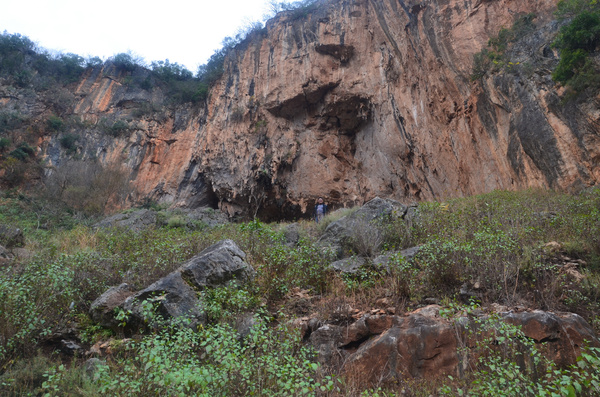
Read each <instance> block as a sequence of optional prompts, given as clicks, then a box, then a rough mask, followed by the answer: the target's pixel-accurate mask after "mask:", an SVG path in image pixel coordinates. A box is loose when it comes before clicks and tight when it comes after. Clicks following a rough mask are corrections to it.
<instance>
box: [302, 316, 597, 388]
mask: <svg viewBox="0 0 600 397" xmlns="http://www.w3.org/2000/svg"><path fill="white" fill-rule="evenodd" d="M440 309H441V307H440V306H437V305H430V306H427V307H424V308H421V309H419V310H416V311H414V312H412V313H407V314H405V315H402V316H400V315H390V314H380V313H385V311H376V313H377V314H364V315H362V316H361V317H359V318H358V320H357V321H355V322H354V323H352V324H350V325H347V326H340V325H335V324H322V323H321V322H319V321H318V320H317V319H311V318H302V319H300V320H297V321H296V325H298V326H299V327H301V329H302V331H303V334H304V337H305V339H306V340H308V341H309V343H310V344H312V345H313V346H314V347H315V349H316V351H317V352H318V356H319V360H320V361H321V362H322V363H323V364H325V365H329V366H334V367H341V368H343V370H344V371H346V372H349V373H355V374H356V373H361V374H364V375H366V376H367V377H368V378H369V379H370V380H371V381H373V380H384V381H385V380H391V379H394V378H401V377H406V376H409V377H415V378H416V377H418V378H436V377H440V376H446V375H452V376H462V375H463V374H464V372H465V371H466V370H467V368H469V364H473V363H474V361H475V360H476V359H477V357H473V356H469V355H467V354H464V353H461V349H459V348H461V347H462V348H463V349H462V351H463V352H464V350H465V349H464V348H465V347H473V346H474V345H475V343H476V342H477V341H482V340H483V339H484V337H485V338H490V333H489V332H482V331H481V327H480V326H478V323H479V322H481V321H482V320H483V321H485V318H487V317H489V316H490V313H484V312H483V311H479V312H477V313H475V314H472V315H470V316H466V315H458V316H455V317H451V318H443V317H441V316H440ZM494 315H495V316H497V317H498V318H500V319H501V320H502V321H505V322H507V323H510V324H513V325H517V326H520V327H521V328H522V331H523V333H524V334H525V336H526V337H528V338H531V339H532V340H533V341H534V342H535V343H536V344H537V346H538V347H539V348H540V349H541V351H542V353H543V354H544V355H545V356H546V357H547V358H549V359H551V360H552V361H554V362H556V363H557V365H559V366H561V367H564V366H567V365H570V364H574V363H575V360H576V358H577V356H578V355H579V354H580V353H581V350H582V348H584V347H586V346H600V341H599V340H598V338H597V337H596V336H595V334H594V332H593V330H592V328H591V327H590V325H589V324H587V323H586V321H585V320H584V319H583V318H582V317H580V316H579V315H577V314H573V313H550V312H543V311H539V310H535V311H527V310H523V311H516V310H509V311H504V312H498V313H495V314H494ZM476 320H479V321H476ZM488 341H489V343H490V344H492V345H493V344H495V343H499V342H498V341H497V340H495V339H494V338H493V337H492V338H491V339H488ZM525 356H526V355H525Z"/></svg>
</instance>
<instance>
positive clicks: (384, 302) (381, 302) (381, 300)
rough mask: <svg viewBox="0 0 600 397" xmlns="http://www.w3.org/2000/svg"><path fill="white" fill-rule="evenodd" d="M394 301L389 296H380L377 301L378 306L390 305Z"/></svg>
mask: <svg viewBox="0 0 600 397" xmlns="http://www.w3.org/2000/svg"><path fill="white" fill-rule="evenodd" d="M391 304H392V302H390V300H389V299H388V298H379V299H377V300H376V301H375V305H376V306H377V307H384V306H390V305H391Z"/></svg>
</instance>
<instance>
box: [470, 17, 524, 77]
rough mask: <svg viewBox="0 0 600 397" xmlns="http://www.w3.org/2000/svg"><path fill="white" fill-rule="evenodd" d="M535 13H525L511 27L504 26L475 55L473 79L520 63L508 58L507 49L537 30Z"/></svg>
mask: <svg viewBox="0 0 600 397" xmlns="http://www.w3.org/2000/svg"><path fill="white" fill-rule="evenodd" d="M534 20H535V14H525V15H521V16H520V17H518V18H517V19H516V20H515V22H514V24H513V26H512V27H511V28H502V29H500V31H499V32H498V36H496V37H492V38H491V39H490V40H489V41H488V48H484V49H483V50H481V52H478V53H477V54H475V55H474V56H473V72H472V73H471V80H473V81H474V80H478V79H480V78H482V77H484V76H485V75H486V74H488V73H491V72H496V71H499V70H508V71H510V70H512V69H514V68H515V67H517V66H518V65H519V63H518V62H511V61H510V59H507V51H508V50H509V49H510V47H511V45H512V44H513V43H515V42H516V41H518V40H520V39H522V38H523V37H525V36H526V35H528V34H530V33H532V32H533V31H535V24H534V23H533V21H534Z"/></svg>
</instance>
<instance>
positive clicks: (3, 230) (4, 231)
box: [0, 225, 25, 248]
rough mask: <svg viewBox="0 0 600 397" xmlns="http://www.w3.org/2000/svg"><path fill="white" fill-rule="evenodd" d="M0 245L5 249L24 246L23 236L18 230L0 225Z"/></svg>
mask: <svg viewBox="0 0 600 397" xmlns="http://www.w3.org/2000/svg"><path fill="white" fill-rule="evenodd" d="M0 244H1V245H3V246H5V247H6V248H14V247H23V246H25V236H24V235H23V231H22V230H21V229H19V228H16V227H12V226H7V225H0Z"/></svg>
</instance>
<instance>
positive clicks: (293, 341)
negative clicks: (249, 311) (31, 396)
mask: <svg viewBox="0 0 600 397" xmlns="http://www.w3.org/2000/svg"><path fill="white" fill-rule="evenodd" d="M267 321H268V320H266V319H262V318H260V317H257V318H256V323H255V325H254V326H253V327H252V329H251V331H250V334H249V335H248V336H247V337H246V338H245V339H244V340H243V341H241V342H240V340H239V334H238V333H237V332H236V331H235V330H233V329H231V328H230V327H228V326H224V325H217V326H214V327H207V328H204V329H202V330H200V331H198V332H195V331H193V330H190V329H187V328H179V327H176V328H171V329H167V330H165V331H162V332H160V333H158V334H156V335H150V336H146V337H144V338H143V339H141V340H140V341H139V342H135V343H129V344H127V345H125V346H123V348H124V354H123V355H121V356H120V357H115V360H113V362H112V363H111V365H109V366H103V367H101V368H100V369H99V371H98V376H97V379H96V380H95V381H94V382H93V385H92V386H95V388H96V390H97V391H96V393H99V394H102V395H138V396H141V395H144V396H159V395H197V396H207V397H208V396H215V397H216V396H224V397H225V396H249V395H260V396H312V395H315V394H316V393H317V391H318V392H321V393H323V392H325V393H326V392H331V391H333V390H334V389H335V388H336V380H335V379H333V378H331V377H321V376H319V375H318V374H319V371H320V366H319V364H317V363H315V362H313V361H312V360H311V357H312V355H311V352H310V351H309V350H308V349H307V348H305V347H303V346H302V345H301V341H300V337H299V334H298V333H297V332H294V331H292V330H290V329H288V328H287V327H285V326H278V327H275V328H270V327H268V326H267ZM71 371H73V370H71ZM71 371H69V370H68V369H66V368H65V367H64V366H63V367H59V368H55V369H53V370H51V371H49V372H48V374H47V378H48V380H47V381H46V382H45V383H44V391H45V392H47V393H51V394H52V395H65V394H68V393H69V391H72V390H76V389H80V390H81V389H82V388H83V387H85V386H84V385H82V384H81V383H78V382H73V379H74V377H73V376H72V375H70V372H71Z"/></svg>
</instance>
